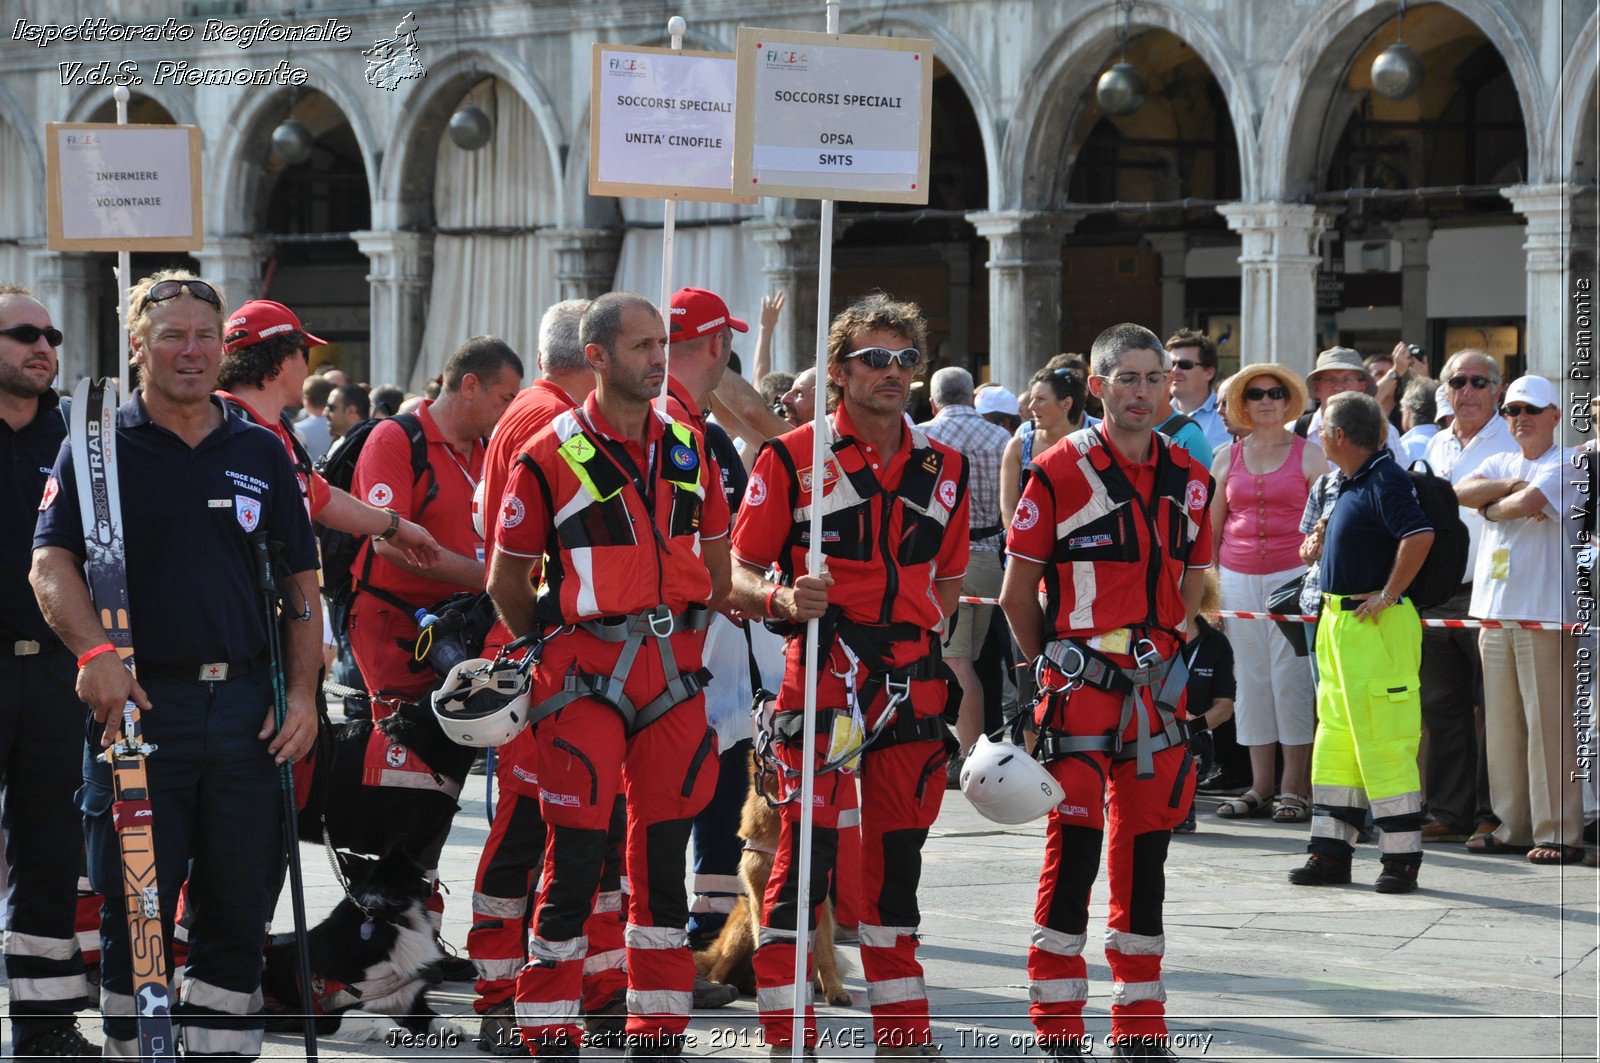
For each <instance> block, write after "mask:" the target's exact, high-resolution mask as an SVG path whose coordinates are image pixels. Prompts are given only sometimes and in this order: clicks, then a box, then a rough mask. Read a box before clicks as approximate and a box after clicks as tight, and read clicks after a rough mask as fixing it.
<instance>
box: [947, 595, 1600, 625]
mask: <svg viewBox="0 0 1600 1063" xmlns="http://www.w3.org/2000/svg"><path fill="white" fill-rule="evenodd" d="M961 600H962V601H963V602H965V603H966V604H967V605H999V604H1000V599H998V598H968V597H962V599H961ZM1206 615H1207V616H1225V617H1229V618H1232V619H1235V620H1291V621H1293V620H1299V621H1302V622H1304V623H1308V624H1309V623H1311V622H1313V621H1315V620H1316V619H1317V618H1316V617H1314V616H1305V615H1302V614H1299V613H1247V612H1244V611H1243V610H1240V609H1218V610H1217V611H1216V612H1215V613H1207V614H1206ZM1422 626H1423V627H1449V628H1484V627H1487V628H1520V629H1522V630H1523V631H1580V632H1587V631H1588V627H1587V626H1586V625H1584V624H1558V623H1556V622H1555V621H1553V620H1426V619H1425V620H1423V621H1422Z"/></svg>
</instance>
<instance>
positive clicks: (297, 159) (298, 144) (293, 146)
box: [272, 118, 315, 166]
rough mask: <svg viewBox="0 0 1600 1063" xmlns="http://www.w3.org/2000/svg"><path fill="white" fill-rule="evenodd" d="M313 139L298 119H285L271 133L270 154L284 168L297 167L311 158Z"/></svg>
mask: <svg viewBox="0 0 1600 1063" xmlns="http://www.w3.org/2000/svg"><path fill="white" fill-rule="evenodd" d="M314 143H315V138H314V137H313V136H312V135H311V130H310V129H308V128H306V124H305V123H304V122H302V121H300V119H298V118H285V119H284V120H283V121H282V122H281V123H279V125H278V128H276V129H274V130H273V131H272V152H273V154H274V155H276V156H278V158H279V159H280V160H282V162H283V164H284V165H285V166H298V165H300V164H301V163H302V162H305V161H306V160H307V159H309V158H311V147H312V145H313V144H314Z"/></svg>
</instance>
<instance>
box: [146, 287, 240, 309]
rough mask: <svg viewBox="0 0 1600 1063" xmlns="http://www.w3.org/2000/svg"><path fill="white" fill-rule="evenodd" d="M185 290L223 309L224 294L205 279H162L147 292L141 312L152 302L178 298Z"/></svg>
mask: <svg viewBox="0 0 1600 1063" xmlns="http://www.w3.org/2000/svg"><path fill="white" fill-rule="evenodd" d="M184 291H187V292H188V293H189V294H190V295H192V296H194V297H195V298H196V299H199V300H200V301H202V302H206V303H210V304H211V305H212V306H214V307H216V308H217V309H218V310H221V309H222V296H220V295H218V294H217V290H216V289H215V288H213V287H211V285H209V284H207V283H206V282H205V281H161V282H160V283H158V284H155V285H152V286H151V288H150V290H149V291H148V292H146V293H145V296H144V302H142V303H140V304H139V313H141V314H142V313H144V312H145V310H146V309H148V308H149V306H150V304H151V303H164V302H166V301H167V300H168V299H176V298H177V297H178V295H179V293H181V292H184Z"/></svg>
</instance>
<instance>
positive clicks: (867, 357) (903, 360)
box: [845, 347, 922, 369]
mask: <svg viewBox="0 0 1600 1063" xmlns="http://www.w3.org/2000/svg"><path fill="white" fill-rule="evenodd" d="M845 357H846V358H859V359H861V364H862V365H864V366H866V367H867V368H868V369H887V368H889V363H890V362H896V363H898V364H899V365H900V366H901V368H904V369H915V368H916V367H917V363H918V362H920V361H922V352H921V351H919V350H917V349H916V348H915V347H905V348H902V349H901V350H898V351H891V350H890V349H889V348H887V347H863V348H861V350H859V351H851V352H850V353H849V354H847V355H845Z"/></svg>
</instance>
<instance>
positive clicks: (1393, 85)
mask: <svg viewBox="0 0 1600 1063" xmlns="http://www.w3.org/2000/svg"><path fill="white" fill-rule="evenodd" d="M1405 30H1406V5H1405V0H1400V22H1399V25H1398V27H1397V28H1396V29H1395V35H1394V43H1393V44H1391V45H1389V47H1387V48H1385V49H1384V50H1383V51H1381V52H1379V53H1378V57H1377V58H1376V59H1374V60H1373V61H1372V88H1373V90H1374V91H1376V92H1377V93H1378V95H1380V96H1382V97H1383V98H1384V99H1388V100H1404V99H1409V98H1410V97H1412V96H1415V95H1416V94H1417V92H1418V90H1420V89H1421V88H1422V82H1423V79H1424V78H1425V77H1426V75H1427V71H1426V70H1425V69H1424V68H1423V65H1422V59H1421V57H1419V56H1418V55H1417V53H1416V52H1415V51H1414V50H1412V48H1411V46H1410V45H1408V44H1405V43H1403V42H1402V41H1401V38H1402V37H1403V36H1404V35H1405Z"/></svg>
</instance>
